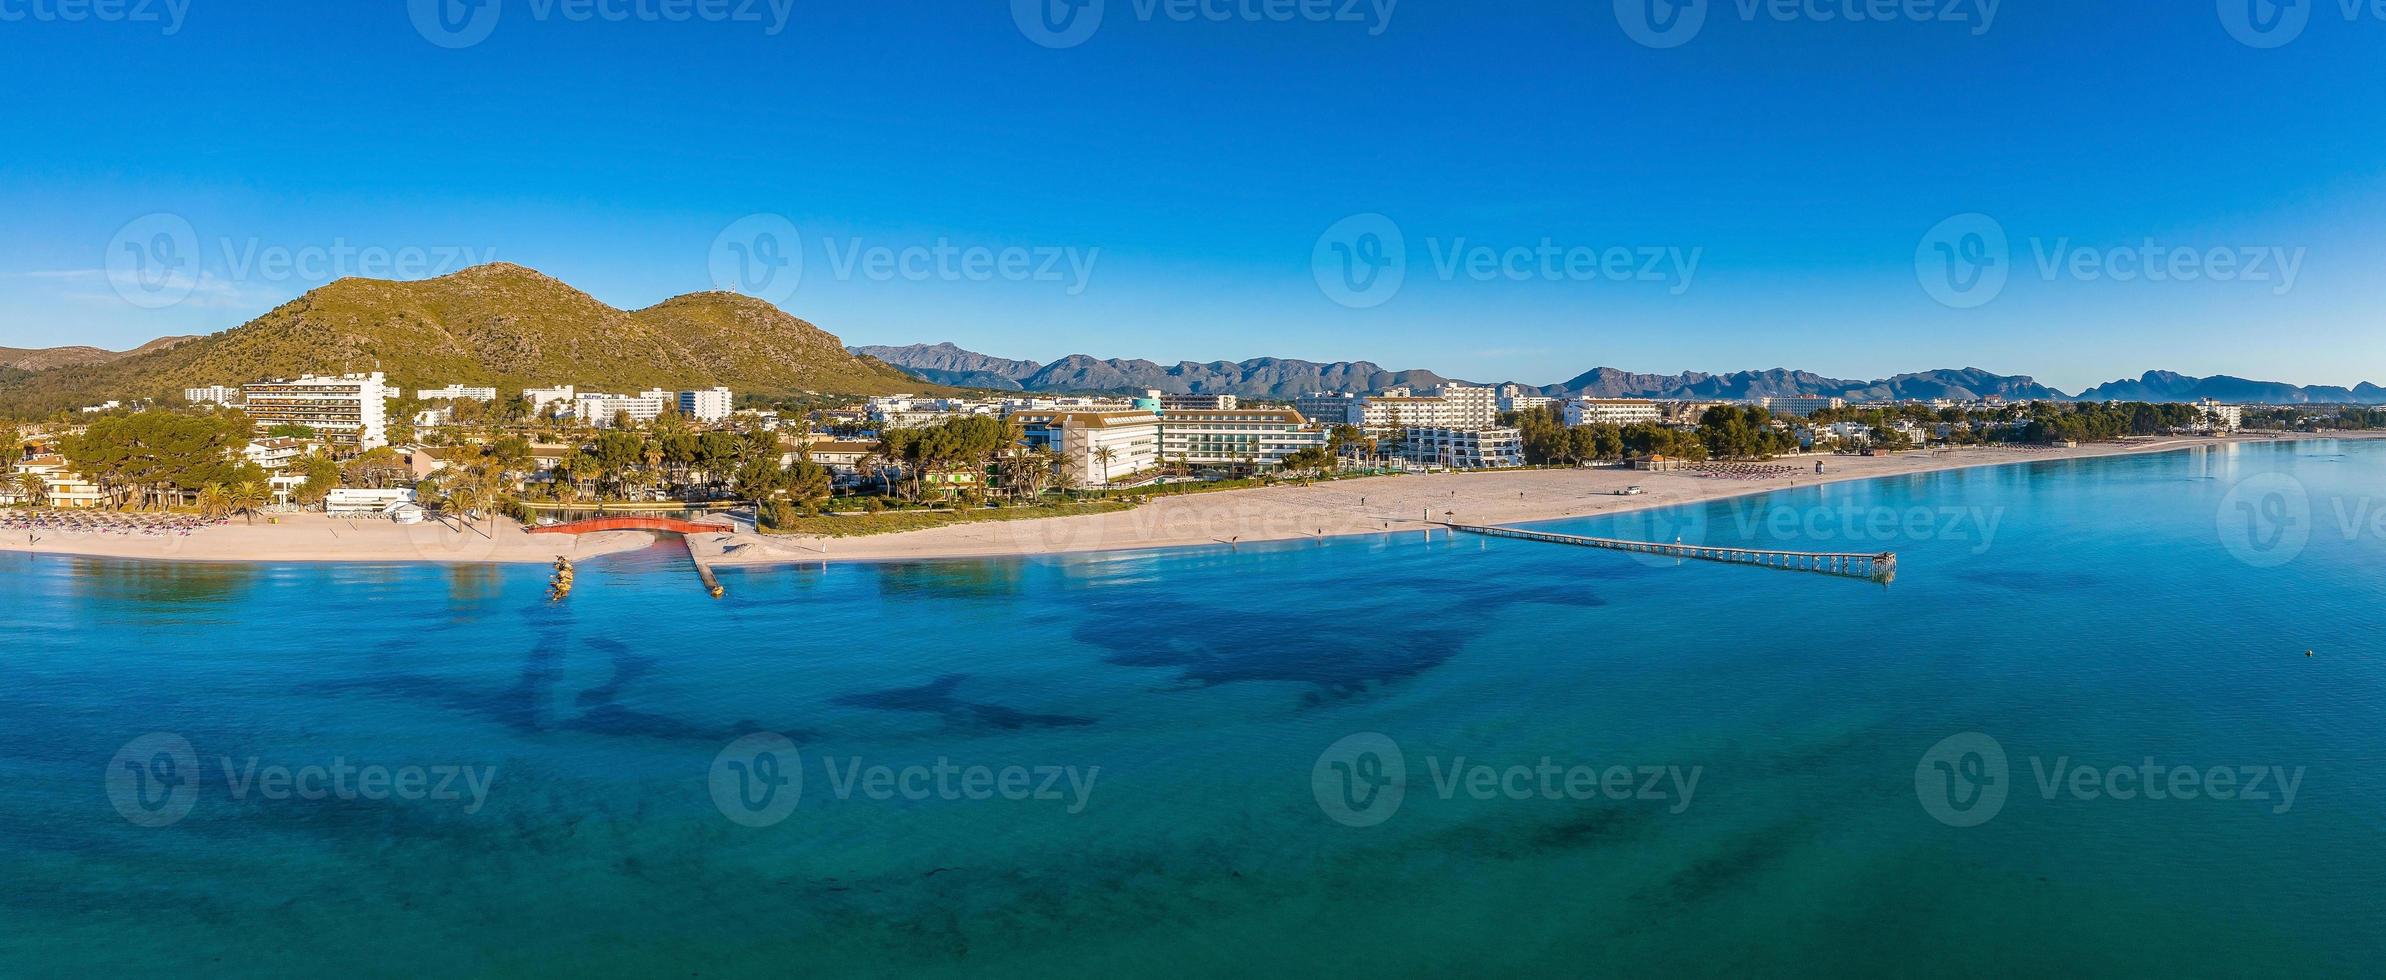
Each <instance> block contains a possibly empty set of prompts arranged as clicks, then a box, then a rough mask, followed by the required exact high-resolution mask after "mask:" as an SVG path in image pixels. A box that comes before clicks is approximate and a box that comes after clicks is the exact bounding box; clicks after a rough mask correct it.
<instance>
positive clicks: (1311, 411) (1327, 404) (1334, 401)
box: [1292, 391, 1359, 428]
mask: <svg viewBox="0 0 2386 980" xmlns="http://www.w3.org/2000/svg"><path fill="white" fill-rule="evenodd" d="M1358 406H1359V396H1357V395H1353V394H1350V393H1348V392H1330V391H1329V392H1317V393H1315V394H1308V395H1302V396H1301V397H1299V398H1295V399H1293V400H1292V410H1293V411H1296V412H1299V413H1301V417H1302V418H1305V419H1308V420H1310V421H1313V422H1316V423H1318V424H1319V425H1323V426H1327V427H1329V428H1330V427H1333V426H1337V425H1356V424H1358V423H1357V420H1356V419H1355V418H1353V415H1352V413H1353V412H1355V411H1356V410H1357V409H1358Z"/></svg>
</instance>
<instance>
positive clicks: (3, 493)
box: [0, 453, 107, 509]
mask: <svg viewBox="0 0 2386 980" xmlns="http://www.w3.org/2000/svg"><path fill="white" fill-rule="evenodd" d="M28 475H30V476H32V477H34V478H35V479H38V480H40V481H41V483H42V486H43V487H44V489H43V491H42V493H41V494H40V495H39V496H38V497H33V496H30V495H28V494H26V492H25V486H24V484H25V480H24V478H25V477H26V476H28ZM106 499H107V497H106V495H105V494H102V493H101V492H100V489H99V484H96V483H93V482H91V481H90V480H86V479H84V478H83V475H82V474H81V473H77V472H75V471H74V469H73V468H72V467H69V466H68V465H67V464H66V457H63V456H59V455H56V454H53V453H44V454H41V455H37V456H33V457H31V458H28V459H23V460H18V461H17V464H16V465H15V466H14V467H11V468H10V470H9V473H8V478H7V479H6V480H0V505H28V506H42V507H58V508H65V509H75V508H83V507H97V506H99V505H100V504H101V503H102V502H104V501H105V500H106Z"/></svg>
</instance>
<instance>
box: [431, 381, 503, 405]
mask: <svg viewBox="0 0 2386 980" xmlns="http://www.w3.org/2000/svg"><path fill="white" fill-rule="evenodd" d="M414 397H415V398H416V399H418V400H421V401H426V402H427V401H432V400H434V399H440V398H445V399H448V400H450V401H462V400H464V399H467V398H469V399H472V400H473V401H476V402H493V401H496V400H497V389H495V388H468V387H465V386H464V385H448V386H447V387H445V388H418V389H415V392H414Z"/></svg>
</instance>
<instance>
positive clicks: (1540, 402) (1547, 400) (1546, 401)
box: [1499, 385, 1558, 412]
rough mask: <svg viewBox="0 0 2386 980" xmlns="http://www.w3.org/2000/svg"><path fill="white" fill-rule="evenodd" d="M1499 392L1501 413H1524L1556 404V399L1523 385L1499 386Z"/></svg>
mask: <svg viewBox="0 0 2386 980" xmlns="http://www.w3.org/2000/svg"><path fill="white" fill-rule="evenodd" d="M1499 392H1500V399H1499V409H1500V411H1501V412H1526V411H1531V410H1533V409H1536V408H1546V407H1548V406H1551V405H1555V404H1557V403H1558V400H1557V399H1555V398H1551V397H1550V396H1548V395H1544V394H1542V393H1541V392H1540V390H1539V389H1535V388H1527V387H1525V386H1523V385H1501V386H1500V389H1499Z"/></svg>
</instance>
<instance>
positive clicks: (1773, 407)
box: [1756, 395, 1847, 418]
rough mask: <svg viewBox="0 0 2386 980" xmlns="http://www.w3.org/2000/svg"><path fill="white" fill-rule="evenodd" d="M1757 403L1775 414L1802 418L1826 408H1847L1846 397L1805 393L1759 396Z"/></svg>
mask: <svg viewBox="0 0 2386 980" xmlns="http://www.w3.org/2000/svg"><path fill="white" fill-rule="evenodd" d="M1756 404H1757V405H1758V406H1760V407H1762V408H1763V409H1764V410H1766V411H1768V412H1771V413H1773V414H1775V415H1795V416H1799V417H1801V418H1803V417H1805V416H1808V415H1812V414H1814V413H1816V412H1819V411H1822V410H1823V409H1826V408H1846V407H1847V399H1845V398H1812V397H1807V396H1803V395H1784V396H1776V397H1772V398H1759V399H1757V400H1756Z"/></svg>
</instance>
